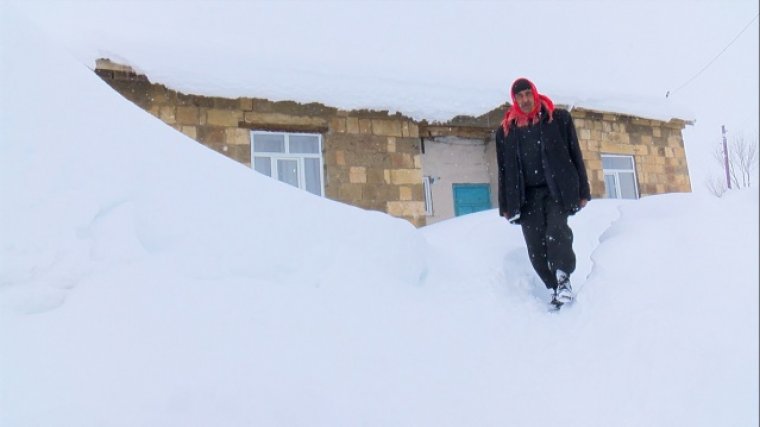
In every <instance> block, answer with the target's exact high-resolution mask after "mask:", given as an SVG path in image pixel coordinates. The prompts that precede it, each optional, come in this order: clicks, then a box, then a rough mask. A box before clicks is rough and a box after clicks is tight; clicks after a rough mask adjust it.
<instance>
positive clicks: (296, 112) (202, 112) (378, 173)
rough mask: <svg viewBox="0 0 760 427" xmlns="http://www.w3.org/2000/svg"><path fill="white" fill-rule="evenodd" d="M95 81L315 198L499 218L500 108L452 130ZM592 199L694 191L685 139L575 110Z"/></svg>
mask: <svg viewBox="0 0 760 427" xmlns="http://www.w3.org/2000/svg"><path fill="white" fill-rule="evenodd" d="M95 72H96V73H97V74H98V75H99V76H100V77H101V78H102V79H103V80H104V81H106V82H107V83H108V84H109V85H110V86H111V87H113V88H114V89H115V90H116V91H117V92H119V93H120V94H122V95H123V96H124V97H126V98H127V99H129V100H130V101H132V102H134V103H135V104H137V105H138V106H140V107H141V108H143V109H144V110H146V111H148V112H150V113H151V114H153V115H154V116H156V117H158V118H159V119H161V120H162V121H164V122H165V123H167V124H168V125H170V126H172V127H174V128H175V129H177V130H178V131H180V132H182V133H184V134H186V135H187V136H189V137H190V138H193V139H195V140H196V141H198V142H200V143H202V144H204V145H205V146H207V147H209V148H211V149H213V150H216V151H218V152H220V153H223V154H224V155H226V156H228V157H230V158H231V159H233V160H236V161H238V162H240V163H242V164H244V165H246V166H249V167H252V168H254V169H255V170H257V171H259V172H261V173H264V174H266V175H269V176H271V177H273V178H276V179H279V180H281V181H284V182H286V183H289V184H292V185H294V186H297V187H300V188H303V189H304V190H306V191H310V192H312V193H314V194H316V195H319V196H323V197H327V198H330V199H333V200H337V201H341V202H345V203H348V204H351V205H354V206H358V207H361V208H365V209H371V210H377V211H382V212H386V213H388V214H390V215H393V216H396V217H399V218H404V219H406V220H408V221H410V222H411V223H412V224H414V225H416V226H423V225H426V224H432V223H434V222H437V221H440V220H443V219H448V218H451V217H454V216H456V215H462V214H466V213H470V212H476V211H479V210H484V209H490V208H492V207H494V206H496V188H497V187H496V186H497V183H496V155H495V153H496V151H495V146H494V145H495V144H494V136H493V135H494V129H495V128H496V127H497V126H498V123H499V122H500V120H501V117H502V116H503V113H504V109H505V108H506V106H501V107H499V108H496V109H494V110H492V111H490V112H488V113H485V114H483V115H482V116H480V117H456V118H454V119H452V120H450V121H449V122H447V123H428V122H426V121H416V120H414V119H412V118H410V117H406V116H404V115H402V114H399V113H396V114H389V113H388V112H387V111H373V110H351V111H346V110H340V109H337V108H334V107H330V106H326V105H323V104H319V103H307V104H303V103H298V102H294V101H278V102H274V101H269V100H266V99H259V98H244V97H241V98H236V99H230V98H220V97H208V96H200V95H192V94H184V93H180V92H177V91H174V90H171V89H169V88H167V87H166V86H164V85H162V84H158V83H152V82H150V81H149V80H148V78H147V76H145V75H141V74H138V73H135V72H134V71H133V70H132V69H131V68H130V67H127V66H123V65H120V64H116V63H113V62H111V61H109V60H107V59H101V60H98V61H97V64H96V69H95ZM571 114H572V116H573V119H574V121H575V125H576V128H577V131H578V137H579V140H580V143H581V148H582V150H583V155H584V159H585V161H586V167H587V168H588V172H589V179H590V181H591V183H590V184H591V191H592V197H595V198H601V197H618V198H638V197H641V196H646V195H652V194H661V193H669V192H689V191H691V187H690V181H689V173H688V167H687V164H686V155H685V151H684V145H683V138H682V133H681V132H682V130H683V128H684V127H685V125H686V124H688V122H686V121H684V120H681V119H671V120H670V121H668V122H665V121H659V120H650V119H644V118H640V117H633V116H627V115H622V114H616V113H613V112H602V111H592V110H585V109H582V108H577V107H576V108H573V109H572V111H571Z"/></svg>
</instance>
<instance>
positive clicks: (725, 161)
mask: <svg viewBox="0 0 760 427" xmlns="http://www.w3.org/2000/svg"><path fill="white" fill-rule="evenodd" d="M720 130H721V132H722V133H723V168H724V169H726V185H728V189H729V190H730V189H731V173H730V172H729V170H728V143H727V142H726V125H721V126H720Z"/></svg>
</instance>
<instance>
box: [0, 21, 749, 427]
mask: <svg viewBox="0 0 760 427" xmlns="http://www.w3.org/2000/svg"><path fill="white" fill-rule="evenodd" d="M0 19H1V21H0V24H1V25H0V31H1V32H2V37H0V43H2V45H0V52H1V53H2V61H1V62H0V65H1V66H2V75H3V77H4V78H3V81H2V83H0V84H1V85H2V86H1V88H2V93H3V97H2V101H1V102H2V104H1V110H0V113H1V114H0V132H2V134H1V135H0V137H1V139H0V199H1V200H2V205H1V206H0V236H1V239H0V263H1V264H0V342H2V343H3V345H2V351H0V425H3V426H26V425H51V426H71V425H76V426H135V425H150V426H153V425H162V426H163V425H166V426H168V425H175V426H186V425H226V426H247V425H288V426H292V425H304V426H306V425H309V426H313V425H330V426H334V425H347V426H348V425H377V426H385V425H436V426H445V425H451V426H461V425H483V426H485V425H493V426H501V425H523V426H542V425H550V424H552V423H554V422H556V420H557V418H558V417H561V419H562V420H563V423H564V424H565V425H570V426H589V425H600V426H601V425H630V426H641V425H652V426H658V425H659V426H671V425H695V426H700V425H704V426H714V425H756V424H757V422H758V415H757V402H758V383H757V378H758V366H757V360H758V324H757V320H758V264H757V259H758V247H757V239H758V225H757V218H758V192H757V191H756V190H750V191H744V192H733V193H729V194H727V195H726V196H725V197H724V198H722V199H716V198H712V197H708V196H700V195H693V194H674V195H664V196H657V197H648V198H645V199H642V200H638V201H626V202H623V201H614V200H594V201H592V202H591V203H590V205H589V207H588V208H586V209H585V210H584V211H582V212H581V213H579V214H578V215H577V216H575V217H573V218H572V221H571V224H572V226H573V228H574V230H575V234H576V242H575V247H576V251H577V254H578V260H579V266H578V270H577V271H576V274H575V275H574V276H573V280H574V284H575V287H576V289H577V291H578V299H577V302H576V303H575V304H574V305H573V306H571V307H568V309H567V310H563V311H561V312H560V313H553V314H552V313H548V312H547V310H546V308H547V307H546V300H547V295H546V293H545V291H544V290H543V289H541V286H539V285H538V282H537V279H536V278H534V275H533V273H532V271H531V270H530V266H529V262H528V258H527V254H526V253H525V249H524V246H523V243H522V237H521V235H520V230H519V228H518V227H516V226H510V225H508V224H507V223H506V222H505V221H504V220H503V219H501V218H499V217H498V216H497V215H496V213H495V212H494V211H488V212H482V213H478V214H473V215H468V216H466V217H462V218H460V219H456V220H452V221H447V222H444V223H441V224H436V225H434V226H430V227H427V228H424V229H421V230H416V229H414V228H413V227H412V226H411V225H409V224H408V223H406V222H404V221H401V220H397V219H393V218H390V217H388V216H387V215H384V214H380V213H374V212H367V211H363V210H360V209H356V208H353V207H349V206H345V205H341V204H338V203H335V202H332V201H329V200H325V199H320V198H316V197H313V196H311V195H309V194H307V193H305V192H299V191H296V190H294V189H292V188H290V187H287V186H285V185H282V184H279V183H277V182H275V181H273V180H270V179H268V178H264V177H262V176H260V175H257V174H256V173H255V172H253V171H251V170H249V169H247V168H245V167H243V166H241V165H239V164H236V163H234V162H232V161H231V160H228V159H226V158H224V157H223V156H221V155H218V154H216V153H214V152H212V151H210V150H207V149H205V148H204V147H202V146H200V145H199V144H197V143H196V142H194V141H192V140H190V139H188V138H186V137H185V136H183V135H181V134H179V133H178V132H175V131H174V130H172V129H171V128H169V127H167V126H166V125H164V124H163V123H161V122H160V121H159V120H157V119H155V118H153V117H151V116H150V115H148V114H146V113H145V112H143V111H142V110H140V109H139V108H137V107H135V106H133V105H132V104H130V103H129V102H127V101H125V100H124V99H123V98H121V97H120V96H119V95H117V94H116V93H114V92H113V91H112V90H111V89H110V88H109V87H108V86H107V85H106V84H105V83H103V82H102V81H101V80H100V79H99V78H97V77H96V76H95V75H94V74H93V73H92V72H91V71H89V70H88V69H87V68H86V67H82V66H81V65H79V64H77V63H76V62H75V61H72V60H71V59H70V58H68V57H67V56H66V55H65V54H62V53H60V51H59V50H56V49H54V48H51V47H50V46H49V45H48V44H47V43H46V42H45V41H44V40H40V39H39V38H38V36H37V33H35V32H34V31H33V30H32V29H30V26H29V25H27V24H25V23H23V22H19V21H15V20H11V19H7V18H6V17H5V16H3V17H1V18H0ZM11 40H12V41H13V43H12V44H11ZM28 52H34V53H35V54H34V55H29V54H28ZM50 69H55V70H56V73H55V74H53V75H52V76H53V77H55V78H54V79H52V78H51V74H50V73H48V72H47V71H46V70H50ZM40 105H45V108H46V109H49V111H55V112H58V113H56V114H49V115H46V116H45V117H42V118H41V117H40V115H39V111H40ZM62 112H66V113H65V114H64V113H62Z"/></svg>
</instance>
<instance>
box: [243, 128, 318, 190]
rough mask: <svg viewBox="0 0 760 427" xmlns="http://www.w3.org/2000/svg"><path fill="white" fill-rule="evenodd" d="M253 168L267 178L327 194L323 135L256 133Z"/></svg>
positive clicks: (253, 135)
mask: <svg viewBox="0 0 760 427" xmlns="http://www.w3.org/2000/svg"><path fill="white" fill-rule="evenodd" d="M251 140H252V143H251V156H252V157H253V168H254V169H255V170H256V171H257V172H259V173H262V174H264V175H266V176H269V177H273V178H276V179H278V180H279V181H282V182H284V183H286V184H290V185H292V186H294V187H298V188H301V189H303V190H306V191H308V192H310V193H313V194H316V195H317V196H323V195H324V185H323V182H324V177H323V173H322V136H321V135H319V134H308V133H284V132H263V131H253V132H252V133H251Z"/></svg>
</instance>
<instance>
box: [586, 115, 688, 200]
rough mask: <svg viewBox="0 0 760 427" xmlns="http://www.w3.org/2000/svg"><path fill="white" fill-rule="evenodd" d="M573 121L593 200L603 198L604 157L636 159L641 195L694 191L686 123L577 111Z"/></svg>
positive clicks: (675, 120)
mask: <svg viewBox="0 0 760 427" xmlns="http://www.w3.org/2000/svg"><path fill="white" fill-rule="evenodd" d="M572 116H573V121H574V122H575V128H576V131H577V133H578V141H579V142H580V145H581V149H582V150H583V156H584V161H585V162H586V168H587V170H588V173H589V181H590V184H591V194H592V197H597V198H599V197H603V196H604V194H605V188H604V171H603V170H602V158H601V156H602V154H622V155H630V156H633V158H634V162H635V166H636V178H637V180H638V184H639V193H640V195H641V196H647V195H653V194H663V193H675V192H690V191H691V181H690V180H689V169H688V165H687V163H686V151H685V150H684V143H683V137H682V130H683V128H684V127H685V125H686V122H684V121H682V120H677V119H674V120H671V121H669V122H664V121H659V120H647V119H642V118H638V117H632V116H625V115H619V114H609V113H601V112H596V111H591V110H584V109H581V108H575V109H573V110H572Z"/></svg>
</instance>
